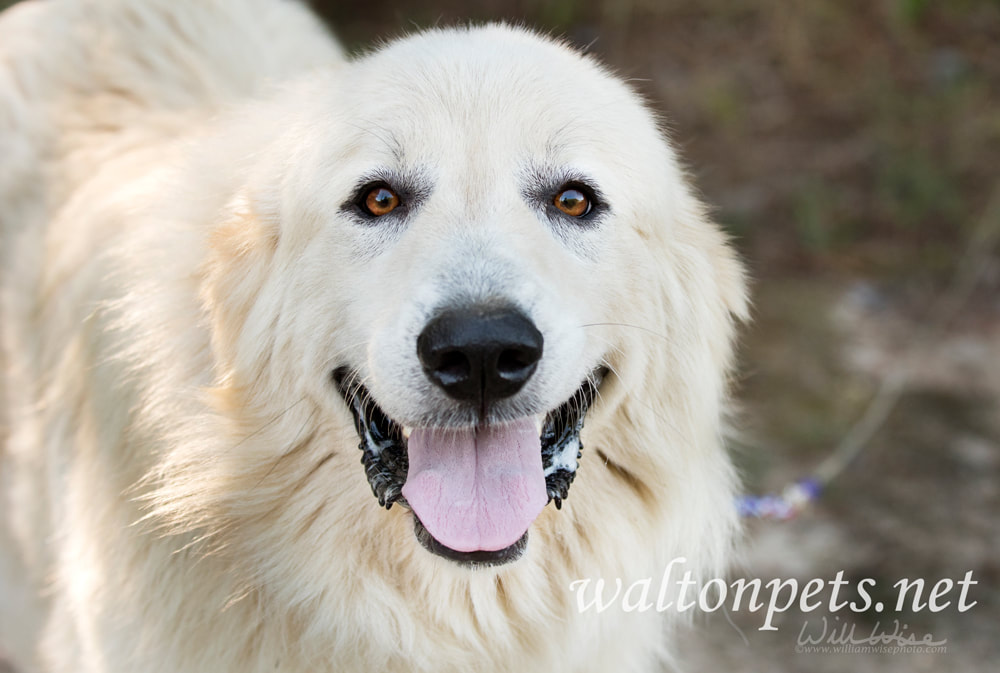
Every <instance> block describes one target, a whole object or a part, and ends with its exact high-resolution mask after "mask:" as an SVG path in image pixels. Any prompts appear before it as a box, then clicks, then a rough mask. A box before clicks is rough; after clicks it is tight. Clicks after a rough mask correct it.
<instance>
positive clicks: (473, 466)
mask: <svg viewBox="0 0 1000 673" xmlns="http://www.w3.org/2000/svg"><path fill="white" fill-rule="evenodd" d="M407 447H408V448H407V453H408V454H409V460H410V467H409V471H408V472H407V474H406V483H405V484H404V485H403V497H405V498H406V501H407V502H409V503H410V507H412V508H413V511H414V513H416V515H417V517H419V518H420V522H421V523H422V524H423V525H424V528H426V529H427V532H429V533H430V534H431V535H432V536H433V537H434V539H435V540H437V541H438V542H440V543H441V544H443V545H444V546H446V547H450V548H451V549H454V550H455V551H463V552H464V551H479V550H482V551H498V550H500V549H506V548H507V547H509V546H511V545H512V544H514V543H515V542H517V541H518V540H519V539H520V538H521V536H522V535H524V532H525V531H526V530H528V526H530V525H531V522H532V521H534V520H535V517H537V516H538V514H539V512H541V511H542V508H543V507H545V503H546V502H548V496H547V494H546V490H545V474H544V473H543V472H542V447H541V441H540V440H539V438H538V430H537V429H536V427H535V422H534V420H532V419H531V418H527V419H524V420H522V421H517V422H516V423H512V424H509V425H504V426H500V427H488V428H482V429H462V430H445V429H440V428H437V429H432V428H428V429H419V428H418V429H415V430H414V431H413V432H412V434H410V439H409V442H408V444H407Z"/></svg>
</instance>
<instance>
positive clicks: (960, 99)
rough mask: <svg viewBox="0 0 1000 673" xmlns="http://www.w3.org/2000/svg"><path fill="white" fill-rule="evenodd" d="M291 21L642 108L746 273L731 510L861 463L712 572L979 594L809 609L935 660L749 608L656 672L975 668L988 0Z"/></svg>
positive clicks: (999, 213)
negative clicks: (578, 60) (481, 38)
mask: <svg viewBox="0 0 1000 673" xmlns="http://www.w3.org/2000/svg"><path fill="white" fill-rule="evenodd" d="M9 4H12V3H11V2H9V1H5V0H0V8H2V7H3V6H5V5H9ZM313 5H314V6H315V7H316V9H317V10H318V11H319V12H320V13H321V14H322V15H323V16H324V17H325V18H326V19H327V20H328V21H329V22H330V24H331V26H333V28H334V32H335V33H336V34H337V36H338V37H339V38H340V39H341V40H342V41H343V42H344V44H345V45H346V46H347V47H348V49H349V50H351V51H352V52H358V51H361V50H364V49H367V48H370V47H372V46H373V45H376V44H377V43H378V42H379V41H380V40H385V39H389V38H392V37H394V36H398V35H400V34H403V33H406V32H409V31H412V30H416V29H418V28H422V27H428V26H433V25H449V24H454V23H458V22H466V21H475V22H480V21H486V20H496V19H505V20H508V21H512V22H516V23H523V24H526V25H529V26H534V27H537V28H539V29H542V30H544V31H549V32H552V33H554V34H556V35H559V36H563V37H565V38H567V39H568V40H570V41H571V42H573V43H575V44H576V45H578V46H580V47H581V48H584V49H586V50H587V51H589V52H591V53H593V54H595V55H596V56H597V57H598V58H600V59H601V60H603V61H605V62H606V63H608V64H610V65H611V66H612V67H613V68H614V69H616V70H617V71H618V73H620V74H621V75H622V76H623V77H625V78H628V79H629V80H630V81H631V82H632V85H633V86H634V87H635V88H636V89H637V90H639V91H640V92H641V93H642V94H643V95H644V96H645V97H646V98H647V99H648V101H649V103H650V105H651V106H652V107H653V108H654V109H656V110H657V111H659V112H660V113H661V115H662V117H663V120H664V123H665V127H666V128H667V129H669V132H670V133H671V135H672V137H673V139H674V141H675V143H676V145H677V146H678V148H679V149H680V152H681V154H682V156H683V158H684V161H685V162H686V164H687V165H688V167H689V169H690V173H691V177H692V180H693V182H694V183H695V185H696V186H697V188H698V190H699V191H700V192H701V193H702V195H703V197H704V199H705V200H706V201H707V202H708V203H709V204H710V205H711V206H712V207H713V208H714V213H715V217H716V219H717V220H718V221H719V222H720V223H721V224H722V225H723V226H724V227H725V229H726V230H727V231H728V232H729V233H730V235H731V236H732V238H733V240H734V241H735V243H736V245H737V246H738V247H739V249H740V251H741V252H742V254H743V256H744V258H745V259H746V261H747V263H748V265H749V267H750V270H751V274H752V276H753V279H754V285H753V297H754V303H755V311H754V314H755V315H754V321H753V323H752V324H751V325H749V326H747V327H746V328H745V329H744V332H743V339H742V349H741V367H740V372H739V377H738V380H737V382H736V384H737V387H736V394H737V399H738V401H739V403H740V407H741V409H740V412H739V414H738V416H737V417H736V419H735V422H734V425H735V426H736V428H737V432H736V433H735V436H734V438H733V440H732V445H733V451H734V453H735V455H736V458H737V461H738V463H739V465H740V467H741V469H742V472H743V474H744V477H745V481H746V489H747V491H748V492H750V493H757V494H763V493H768V492H780V491H781V490H782V489H784V488H785V487H786V485H788V484H789V483H792V482H794V481H795V480H796V479H799V478H801V477H803V476H806V475H809V474H810V473H811V472H812V471H813V470H814V469H815V468H816V467H817V466H818V465H820V464H821V463H822V461H823V460H824V459H825V458H827V457H828V456H830V455H831V453H832V452H834V450H835V447H838V446H843V445H845V442H846V444H847V445H850V443H851V442H852V440H854V439H858V440H859V441H858V442H857V444H858V445H859V446H861V447H863V448H862V449H861V451H860V452H859V453H858V454H857V457H856V458H854V459H853V460H852V461H850V462H849V463H848V464H846V466H844V467H843V469H842V470H841V471H839V473H838V474H837V476H836V478H835V479H834V480H833V481H832V483H831V484H830V486H829V488H827V489H826V490H825V492H824V493H823V495H822V496H821V497H820V499H819V500H818V501H817V502H816V503H815V504H813V505H812V506H811V507H809V508H807V509H806V510H805V511H804V512H802V513H801V514H800V515H799V516H798V517H796V518H794V519H792V520H789V521H772V520H750V521H748V527H747V532H746V536H745V541H744V547H745V553H744V560H743V562H742V565H740V566H739V567H738V568H737V569H736V570H734V574H735V576H742V577H762V578H764V579H765V580H766V579H770V578H773V577H781V578H786V577H796V578H800V579H803V580H805V579H810V578H822V579H827V580H828V579H832V578H833V577H834V576H835V574H836V572H837V571H839V570H844V571H845V579H848V580H850V581H852V582H856V581H857V580H858V579H860V578H874V579H875V580H876V581H877V582H878V586H879V587H881V589H880V591H883V592H885V593H884V594H876V596H875V598H876V600H878V599H882V600H885V602H886V603H887V605H888V604H892V603H894V602H895V601H894V594H893V593H892V590H891V589H890V587H891V586H892V584H893V583H894V582H896V581H897V580H899V579H901V578H906V577H908V578H917V577H921V578H925V579H927V580H928V581H929V582H930V583H932V584H933V582H935V581H936V580H938V579H941V578H946V577H947V578H951V579H953V580H958V579H961V578H962V577H964V575H965V573H966V572H967V571H970V570H971V571H973V572H974V578H975V579H976V580H978V582H979V584H978V585H975V586H974V587H973V588H972V589H971V590H970V592H969V599H970V600H975V601H978V604H977V605H976V606H975V607H973V608H972V609H971V610H969V611H968V612H965V613H959V612H958V610H957V609H955V605H954V604H952V606H951V607H950V608H948V609H945V610H943V611H941V612H938V613H932V612H930V611H927V610H924V611H921V612H918V613H912V612H904V613H898V614H897V613H894V612H892V611H891V609H890V610H887V611H886V612H884V613H882V614H878V613H875V612H871V613H865V614H860V615H853V614H849V613H845V612H844V611H841V612H839V613H837V614H836V615H831V614H827V615H826V616H827V617H828V618H829V619H830V620H831V623H836V624H837V625H838V626H839V625H840V624H843V623H845V622H846V623H847V624H852V623H853V624H856V626H857V633H858V635H859V636H864V635H867V634H869V633H871V631H872V629H876V630H878V631H879V632H886V633H892V632H893V629H894V624H893V620H897V619H898V620H899V625H900V627H902V628H903V629H904V631H905V633H907V634H909V633H913V634H915V636H916V638H917V639H920V638H922V637H923V636H924V635H925V634H927V635H930V636H932V637H933V639H934V640H942V639H947V652H945V653H935V654H926V653H923V654H919V653H897V654H884V653H868V654H847V653H827V654H817V653H809V654H806V653H798V654H797V653H796V652H795V646H796V642H797V638H798V635H799V632H800V630H801V629H802V627H803V623H804V622H805V621H806V619H808V620H809V622H810V624H813V625H815V624H818V623H819V621H820V619H821V617H822V616H824V613H823V611H822V610H821V611H819V612H816V613H811V614H810V615H803V614H802V613H797V612H795V611H794V610H792V611H789V612H788V613H785V614H784V615H782V617H781V618H780V619H777V620H775V625H776V626H778V627H779V629H778V631H776V632H762V631H758V630H757V629H758V627H759V626H760V625H761V624H762V619H763V618H762V615H761V614H760V613H757V614H753V613H747V612H740V613H734V614H732V615H730V616H729V619H726V615H724V614H722V613H721V612H717V613H713V614H711V615H707V616H705V617H704V618H700V619H699V621H700V623H699V625H698V628H696V629H693V630H692V633H691V635H690V637H685V638H682V639H681V640H682V641H683V642H682V652H681V658H680V661H679V663H678V665H677V670H679V671H692V672H693V671H718V670H723V669H731V668H734V669H737V670H740V671H762V672H763V671H768V672H775V671H782V672H784V671H803V672H805V671H809V672H825V671H843V670H849V671H858V672H861V673H865V672H867V671H893V672H895V671H899V672H904V671H907V672H908V671H968V672H979V671H983V672H986V671H990V672H993V671H996V670H997V664H996V661H998V660H1000V293H998V292H997V290H998V286H1000V252H998V246H997V245H996V240H997V236H998V234H1000V172H998V171H997V166H998V163H1000V1H998V0H949V1H946V0H815V1H811V2H793V1H791V0H591V1H585V0H537V1H534V2H528V1H527V0H516V1H513V2H511V1H507V2H504V1H501V0H464V1H459V0H410V1H408V2H406V3H405V4H404V3H401V2H389V1H386V0H364V1H358V0H335V1H326V0H314V1H313ZM880 390H881V391H882V394H881V396H879V391H880ZM873 399H875V400H876V402H875V406H874V407H873V406H872V401H873ZM862 419H867V421H870V422H866V421H863V422H862V423H861V425H859V421H862ZM845 455H846V454H845ZM951 597H952V598H954V597H955V596H954V593H953V595H952V596H951ZM847 598H849V599H850V598H852V597H851V596H847ZM835 617H839V618H840V620H841V621H840V622H833V620H834V618H835ZM903 625H905V627H904V626H903ZM810 630H811V631H812V632H814V633H815V632H816V629H815V627H813V628H811V629H810ZM571 646H572V644H570V643H567V647H571ZM0 668H2V665H0Z"/></svg>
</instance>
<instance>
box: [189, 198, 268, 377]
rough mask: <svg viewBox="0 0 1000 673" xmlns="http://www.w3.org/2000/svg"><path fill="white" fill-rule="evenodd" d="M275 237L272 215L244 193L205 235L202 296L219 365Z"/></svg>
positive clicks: (233, 346) (232, 354)
mask: <svg viewBox="0 0 1000 673" xmlns="http://www.w3.org/2000/svg"><path fill="white" fill-rule="evenodd" d="M278 237H279V229H278V222H277V217H276V216H274V215H269V214H268V213H266V212H265V211H264V210H263V209H262V208H261V207H260V204H259V203H255V202H254V200H253V199H252V198H251V197H249V196H248V195H247V194H246V193H239V194H237V195H236V196H235V197H234V198H233V199H231V200H230V201H229V203H227V204H226V206H225V208H224V209H223V216H222V219H221V221H220V222H219V224H217V225H216V226H215V227H214V229H213V231H212V233H211V234H210V236H209V255H208V259H207V262H206V266H205V273H204V280H203V284H202V291H201V297H202V302H203V304H204V305H205V307H206V310H207V312H208V314H209V316H210V320H211V329H212V350H213V351H214V353H215V357H216V362H217V363H218V364H220V365H222V367H223V368H224V369H227V370H228V369H231V368H232V366H233V365H234V364H235V359H236V358H237V357H238V353H239V351H240V349H239V348H237V341H238V340H239V338H240V334H241V333H242V332H243V330H244V327H245V326H246V323H247V319H248V317H249V315H250V312H251V309H252V308H253V306H254V304H255V302H256V300H257V297H258V295H259V294H260V292H261V289H262V288H263V287H264V284H265V282H266V280H267V277H268V275H269V274H270V272H271V267H272V261H273V259H274V254H275V251H276V250H277V246H278ZM227 359H228V360H229V361H227Z"/></svg>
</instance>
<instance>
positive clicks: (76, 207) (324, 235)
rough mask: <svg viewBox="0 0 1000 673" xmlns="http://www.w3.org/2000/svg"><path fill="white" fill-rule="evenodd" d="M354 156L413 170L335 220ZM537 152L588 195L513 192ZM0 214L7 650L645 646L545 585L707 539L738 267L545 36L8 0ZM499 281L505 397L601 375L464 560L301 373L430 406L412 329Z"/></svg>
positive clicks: (536, 405)
mask: <svg viewBox="0 0 1000 673" xmlns="http://www.w3.org/2000/svg"><path fill="white" fill-rule="evenodd" d="M385 167H390V168H393V169H397V170H403V171H410V172H413V173H418V174H419V175H421V176H423V178H425V179H426V180H427V181H428V182H429V183H430V184H431V185H432V187H433V188H432V189H431V191H430V193H429V194H428V196H427V198H426V199H425V200H424V201H423V202H422V204H421V206H420V207H419V208H417V209H414V211H413V212H412V213H411V214H410V216H409V217H408V218H407V219H406V220H405V222H404V224H403V225H402V226H398V227H395V228H392V227H381V226H379V225H374V226H362V225H361V224H359V223H358V222H357V221H356V220H355V219H352V218H351V217H350V216H349V214H348V213H346V212H345V211H344V209H343V208H342V206H343V204H344V203H345V201H346V200H347V199H348V198H349V197H350V195H351V193H352V191H353V190H354V189H355V187H356V186H357V184H358V181H359V180H360V179H362V178H363V176H364V175H366V174H368V173H370V172H371V171H373V170H378V169H380V168H385ZM561 169H571V170H574V171H578V172H582V173H584V174H586V175H587V176H589V177H590V178H592V179H593V180H594V181H595V182H596V183H597V185H599V188H600V190H601V191H602V193H603V194H604V195H605V196H606V199H607V201H608V203H609V205H610V210H609V212H608V214H607V217H605V218H604V219H603V220H602V222H601V224H600V226H597V227H593V228H590V229H587V228H574V227H573V226H569V227H565V226H562V225H560V224H558V223H553V222H552V221H551V220H550V219H549V218H547V217H545V216H544V215H543V214H542V213H541V211H540V210H539V209H538V208H535V207H533V204H532V203H530V202H529V201H530V200H526V197H525V195H524V193H523V192H524V189H523V187H524V183H525V181H526V180H528V179H529V177H530V176H531V175H533V174H535V173H543V174H544V173H546V171H550V172H551V171H552V170H561ZM535 205H537V204H535ZM0 226H2V229H0V232H2V242H0V254H2V260H0V261H2V274H3V275H2V292H3V294H2V303H0V319H2V329H3V341H2V344H3V350H2V366H3V370H2V371H3V379H2V388H0V391H2V392H0V404H2V406H0V414H2V416H0V420H2V422H3V429H2V434H0V441H2V445H0V479H2V482H0V489H2V490H0V495H2V497H3V506H2V509H0V512H2V521H0V598H2V604H0V638H2V639H3V646H4V647H6V648H7V649H9V650H10V651H11V652H12V654H13V656H14V657H15V660H16V662H17V663H18V665H19V666H20V667H21V669H22V670H23V671H24V672H25V673H29V672H31V671H38V670H42V671H53V672H67V673H68V672H70V671H74V672H87V673H90V672H95V673H96V672H98V671H101V672H103V671H143V672H145V673H155V672H159V671H163V672H168V671H169V672H177V671H206V672H207V671H213V672H215V671H245V672H250V671H274V670H282V671H337V672H339V673H343V672H348V671H362V670H364V671H367V670H389V671H437V672H441V671H464V672H473V671H508V670H517V671H546V672H556V671H612V670H613V671H648V670H653V669H655V666H656V664H657V662H658V661H660V660H661V659H662V658H663V657H664V656H666V654H667V650H668V649H669V648H668V647H666V645H665V633H664V629H663V621H662V619H661V618H660V617H659V616H657V615H656V614H655V613H646V614H639V613H632V614H626V613H623V612H621V611H620V610H609V611H607V612H604V613H601V614H596V613H584V614H579V613H578V612H577V611H576V609H575V605H574V599H573V595H572V594H571V593H570V591H569V588H568V587H569V583H570V582H571V581H572V580H574V579H577V578H585V577H600V576H603V577H625V578H632V579H637V578H643V577H651V576H652V577H658V576H659V575H660V574H661V573H662V571H663V568H664V567H665V565H666V563H667V562H668V561H669V560H670V559H671V558H673V557H675V556H685V557H687V558H688V559H689V562H690V564H692V565H697V566H698V567H700V568H703V569H706V570H711V569H713V568H717V567H718V566H719V565H720V564H721V563H722V562H723V560H724V558H725V556H726V553H727V549H728V545H729V542H730V537H731V533H732V530H733V527H734V516H733V508H732V505H731V497H732V491H733V478H732V473H731V469H730V466H729V463H728V461H727V458H726V456H725V454H724V451H723V449H722V447H721V442H720V437H719V434H720V430H719V428H720V424H721V416H722V413H723V405H724V399H725V393H726V374H727V370H728V367H729V364H730V360H731V356H732V351H731V339H732V332H733V318H734V316H735V317H742V316H743V315H744V313H745V310H746V309H745V303H744V302H745V300H744V287H743V278H742V271H741V269H740V266H739V265H738V263H737V262H736V261H735V259H734V257H733V255H732V253H731V251H730V250H729V248H728V247H727V245H726V243H725V241H724V240H723V237H722V236H721V235H720V233H719V232H718V231H717V229H716V228H715V227H714V226H712V225H711V224H710V223H709V222H708V221H707V220H706V218H705V214H704V210H703V208H702V206H701V205H700V204H699V203H698V201H697V200H696V199H695V198H694V197H693V196H692V194H691V192H690V190H689V188H688V187H687V185H686V182H685V180H684V177H683V175H682V174H681V172H680V170H679V169H678V166H677V161H676V159H675V157H674V154H673V152H672V150H671V149H670V147H669V146H668V144H667V143H666V141H665V140H664V139H663V137H662V135H661V133H660V132H659V131H658V129H657V124H656V121H655V120H654V118H653V117H652V115H651V114H650V113H649V112H648V110H647V109H646V108H645V107H644V106H643V105H642V104H641V103H640V101H639V100H638V98H637V96H636V95H635V94H634V93H633V92H632V91H631V90H629V89H628V87H626V86H625V85H624V84H623V83H622V82H621V81H620V80H618V79H617V78H615V77H614V76H612V75H611V74H609V73H608V72H607V71H606V70H604V69H603V68H601V67H600V66H598V65H596V64H595V63H594V62H593V61H591V60H590V59H588V58H584V57H581V56H579V55H577V54H576V53H574V52H573V51H572V50H571V49H569V48H567V47H566V46H565V45H562V44H559V43H555V42H552V41H550V40H547V39H544V38H540V37H538V36H536V35H533V34H531V33H528V32H525V31H522V30H519V29H514V28H510V27H504V26H487V27H483V28H473V29H455V30H435V31H429V32H426V33H422V34H418V35H415V36H411V37H408V38H405V39H403V40H401V41H399V42H395V43H392V44H390V45H388V46H387V47H385V48H384V49H381V50H379V51H377V52H375V53H373V54H371V55H367V56H364V57H362V58H359V59H357V60H356V61H353V62H345V61H344V60H343V57H342V55H341V52H340V49H339V47H338V46H337V45H336V44H335V43H334V42H333V41H332V40H331V39H330V38H329V37H328V36H327V35H326V34H325V33H324V31H323V30H322V29H321V28H320V27H319V26H318V24H317V22H316V21H315V20H314V19H313V18H312V17H311V16H310V15H309V14H308V12H307V11H306V10H304V9H303V8H302V7H300V6H299V5H297V4H294V3H291V2H280V1H277V0H274V1H268V0H244V1H243V2H232V1H229V2H227V1H224V0H205V1H203V2H171V1H168V0H142V1H134V2H126V1H125V0H105V1H103V2H98V1H97V0H89V1H84V0H79V1H76V2H71V1H69V0H67V1H66V2H60V1H52V2H47V3H39V4H35V3H26V4H24V5H19V6H15V7H14V8H13V9H12V10H10V11H8V12H7V13H5V14H4V15H3V16H2V17H0ZM496 296H501V297H504V298H507V299H510V300H512V301H514V302H516V303H517V304H518V305H520V306H522V307H523V308H524V309H525V310H526V311H528V312H529V313H530V315H531V317H532V319H533V320H534V321H535V322H536V323H537V324H538V326H539V329H540V330H541V331H542V332H543V334H544V335H545V338H546V346H545V357H544V358H543V361H542V363H541V364H540V366H539V370H538V373H537V374H536V376H535V377H534V378H533V379H532V381H531V382H530V383H529V384H528V387H527V388H526V389H525V391H524V392H523V393H522V394H521V396H520V397H519V398H518V399H519V400H521V402H520V404H522V406H523V409H520V411H521V412H526V411H528V410H530V411H531V412H532V413H541V412H544V411H545V410H547V409H551V408H554V407H556V406H558V405H559V404H560V403H561V402H562V401H564V400H565V399H566V398H567V397H568V396H569V395H570V394H571V393H572V392H573V390H575V388H576V387H577V386H578V385H579V383H580V381H581V380H582V378H583V377H584V376H585V375H586V374H587V372H589V371H590V369H591V368H592V367H593V366H595V365H596V364H597V363H599V362H601V361H602V359H603V360H605V361H606V362H607V363H608V364H609V365H610V366H611V367H612V368H613V370H614V372H615V374H614V375H613V376H612V377H610V378H609V380H608V381H607V382H606V384H605V385H604V386H603V388H602V390H601V396H600V400H599V401H598V403H597V404H596V405H595V407H594V409H593V410H592V411H591V413H590V414H589V415H588V418H587V424H586V427H585V430H584V433H583V444H584V447H585V448H584V456H583V459H582V461H581V467H580V470H579V474H578V476H577V479H576V481H575V482H574V484H573V486H572V489H571V491H570V495H569V498H568V500H567V501H566V503H565V505H564V506H563V508H562V510H561V511H557V510H555V509H554V508H553V507H552V506H549V507H547V508H546V509H545V510H544V511H543V512H542V514H541V516H540V517H539V518H538V520H537V521H536V522H535V523H534V524H533V526H532V528H531V536H530V539H529V544H528V548H527V550H526V553H525V555H524V557H523V558H521V559H520V560H518V561H516V562H514V563H512V564H509V565H506V566H502V567H499V568H496V569H491V570H477V571H470V570H468V569H465V568H463V567H459V566H458V565H455V564H453V563H451V562H449V561H446V560H444V559H441V558H439V557H436V556H432V555H431V554H429V553H428V552H426V551H425V550H424V549H423V548H422V547H420V545H419V544H418V543H417V541H416V539H415V537H414V535H413V532H412V519H411V515H410V514H409V512H408V511H407V510H406V509H404V508H402V507H399V506H397V507H394V508H393V509H392V510H391V511H385V510H383V509H381V508H379V507H378V505H377V503H376V502H375V499H374V498H373V497H372V495H371V492H370V489H369V486H368V484H367V481H366V479H365V475H364V472H363V470H362V468H361V466H360V464H359V458H360V452H359V451H358V450H357V443H358V439H357V434H356V432H355V430H354V428H353V426H352V421H351V417H350V414H349V412H348V410H347V408H346V406H345V405H344V403H343V400H342V399H341V398H340V397H339V396H338V395H337V394H336V392H335V390H334V389H333V387H332V385H331V383H330V370H331V368H332V367H333V366H335V365H336V364H338V363H345V362H346V363H350V364H351V365H352V366H353V367H355V368H356V369H357V370H358V372H359V374H360V375H361V376H363V377H364V380H365V382H366V384H367V385H368V387H369V389H370V390H371V392H372V394H373V396H374V397H375V398H376V399H377V400H378V401H379V404H380V405H381V406H382V407H383V408H384V409H386V411H388V412H389V413H390V415H391V416H392V417H393V418H396V419H397V420H400V421H404V420H405V421H415V422H419V421H420V420H421V419H427V418H429V417H430V416H431V415H433V414H434V413H438V414H439V415H440V414H441V413H442V412H441V409H442V408H443V406H446V405H447V401H446V400H443V399H438V397H437V393H436V392H435V391H434V390H433V388H432V387H431V386H430V385H429V384H428V383H427V382H426V380H425V379H424V378H423V376H422V375H421V373H420V368H419V364H418V363H417V362H416V357H415V352H414V348H413V346H412V343H413V340H414V339H415V338H416V334H417V333H418V332H419V329H420V327H421V326H422V325H423V324H424V322H425V321H426V320H427V318H428V316H429V315H430V314H431V312H432V311H433V310H434V309H435V308H438V307H440V306H441V305H442V304H447V303H448V302H454V301H461V300H463V299H466V300H468V299H487V298H490V297H496ZM445 411H447V410H445Z"/></svg>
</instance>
